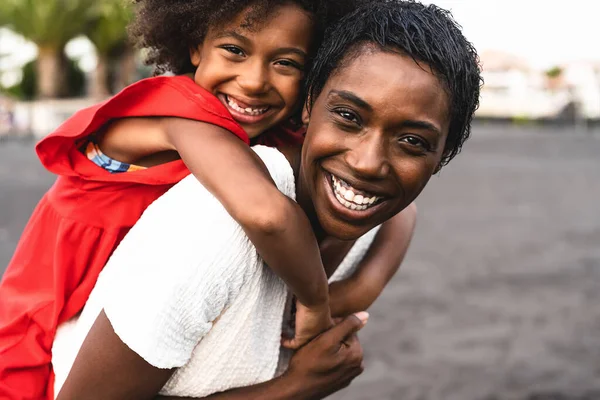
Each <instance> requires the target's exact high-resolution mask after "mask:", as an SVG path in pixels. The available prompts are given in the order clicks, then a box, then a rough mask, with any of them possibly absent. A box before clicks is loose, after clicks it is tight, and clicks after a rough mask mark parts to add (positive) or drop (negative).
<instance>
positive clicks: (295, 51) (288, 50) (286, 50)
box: [275, 47, 306, 58]
mask: <svg viewBox="0 0 600 400" xmlns="http://www.w3.org/2000/svg"><path fill="white" fill-rule="evenodd" d="M275 53H276V54H277V55H279V54H290V53H292V54H297V55H299V56H300V57H302V58H306V53H305V52H304V51H302V50H300V49H298V48H296V47H282V48H280V49H277V51H276V52H275Z"/></svg>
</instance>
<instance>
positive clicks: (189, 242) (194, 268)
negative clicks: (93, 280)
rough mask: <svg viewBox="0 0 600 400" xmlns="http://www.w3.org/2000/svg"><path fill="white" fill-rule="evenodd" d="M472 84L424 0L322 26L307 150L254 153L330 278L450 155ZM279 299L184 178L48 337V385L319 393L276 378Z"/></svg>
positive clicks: (464, 123)
mask: <svg viewBox="0 0 600 400" xmlns="http://www.w3.org/2000/svg"><path fill="white" fill-rule="evenodd" d="M479 85H480V70H479V66H478V60H477V55H476V53H475V50H474V49H473V47H472V46H471V44H470V43H469V42H468V41H467V40H466V39H465V38H464V37H463V36H462V34H461V32H460V30H459V29H458V28H457V26H456V24H455V23H454V21H453V20H452V19H451V17H450V16H449V14H448V13H447V12H445V11H443V10H441V9H439V8H437V7H435V6H427V7H426V6H423V5H421V4H419V3H413V2H394V1H387V2H374V3H372V4H370V5H368V6H365V7H362V8H360V9H358V10H356V11H355V12H354V13H352V14H351V15H349V16H347V17H346V18H344V19H343V20H342V21H340V23H339V25H338V26H337V27H336V28H335V29H333V30H332V31H331V32H329V35H328V38H327V40H326V42H325V43H324V45H323V47H322V49H321V50H320V51H319V54H318V56H317V58H316V60H315V62H314V66H313V69H312V71H311V72H310V74H309V77H308V95H309V99H308V101H307V105H306V109H305V112H304V114H303V121H304V123H305V124H307V125H308V129H307V133H306V139H305V142H304V147H303V148H302V149H298V148H290V149H286V151H284V154H282V153H279V152H278V151H277V150H274V149H267V148H262V147H258V148H256V149H255V151H256V152H257V154H258V156H259V157H260V159H261V160H262V162H263V163H264V164H265V166H266V167H267V168H268V170H269V172H270V173H271V175H272V178H273V180H274V181H275V183H276V184H277V186H278V188H279V189H280V190H281V191H282V192H283V193H285V194H286V195H288V196H290V197H295V198H296V200H297V202H298V203H299V204H300V206H301V207H302V208H303V209H304V211H305V212H306V214H307V215H308V216H309V219H310V220H311V224H312V227H313V229H314V232H315V234H316V237H317V239H318V240H319V244H320V247H321V250H322V255H323V259H324V260H330V262H326V263H325V268H326V270H327V272H328V274H329V275H331V274H332V273H333V279H336V278H341V277H343V276H345V275H346V274H351V273H352V271H353V267H354V266H355V265H356V263H357V261H358V260H360V258H361V257H362V255H363V254H364V251H365V249H366V248H368V246H369V243H370V241H371V239H372V236H373V234H374V233H373V232H374V229H376V227H377V226H378V225H380V224H381V223H383V222H384V221H386V220H388V219H389V218H391V217H393V216H394V215H396V214H397V213H399V212H400V211H401V210H403V209H404V208H406V207H407V206H408V205H409V204H411V202H412V201H413V200H414V199H415V198H416V197H417V196H418V195H419V193H420V192H421V190H422V189H423V188H424V187H425V185H426V184H427V182H428V180H429V179H430V177H431V176H432V175H433V174H434V173H435V172H436V171H438V170H439V169H440V168H441V167H442V166H443V165H445V164H446V163H447V162H449V161H450V159H452V158H453V157H454V156H455V155H456V154H457V153H458V152H459V150H460V148H461V146H462V144H463V142H464V141H465V140H466V138H467V137H468V136H469V133H470V122H471V118H472V115H473V112H474V111H475V109H476V107H477V104H478V96H479ZM284 155H285V157H284ZM240 196H243V193H240ZM365 200H366V201H365ZM198 204H201V205H202V207H198ZM358 206H360V207H358ZM174 227H177V229H173V228H174ZM163 232H169V234H163ZM368 232H371V233H370V234H367V233H368ZM351 244H354V247H352V249H351V250H350V247H351V246H350V245H351ZM344 256H345V257H346V258H345V259H344V261H343V262H342V263H341V264H340V263H339V260H340V259H342V258H343V257H344ZM338 264H340V265H339V266H338ZM334 271H335V273H334ZM138 283H139V284H138ZM286 300H287V291H286V288H285V286H284V284H283V283H282V282H281V281H280V280H279V279H278V278H277V277H276V276H274V275H273V274H272V273H271V272H270V270H269V269H268V268H265V267H264V266H263V265H262V262H261V260H260V259H259V257H258V255H257V254H256V250H255V249H254V247H253V246H252V245H251V243H250V242H249V241H248V240H247V238H246V237H245V235H244V234H243V232H242V230H241V228H240V227H239V226H238V225H236V224H235V223H234V222H233V220H231V218H230V217H229V216H228V215H227V213H226V212H225V211H224V210H223V208H222V206H221V205H220V204H219V203H218V202H217V201H216V200H215V199H214V198H212V197H211V196H210V195H209V193H208V192H207V190H206V189H205V188H203V187H202V186H201V185H200V184H199V183H198V182H197V181H195V180H194V179H193V178H191V179H190V178H188V179H184V180H183V181H182V182H181V183H180V184H178V185H176V186H175V187H174V188H173V189H171V190H170V191H169V192H167V194H165V195H164V196H163V197H161V198H160V199H159V200H157V201H156V202H155V203H154V204H152V205H151V206H150V207H149V208H148V210H147V212H146V213H145V214H144V215H143V216H142V218H141V219H140V221H139V222H138V224H137V225H136V226H135V227H134V228H133V229H132V230H131V232H130V233H129V235H128V236H127V237H126V238H125V239H124V240H123V242H122V243H121V245H120V247H119V248H118V249H117V251H116V252H115V254H114V255H113V257H112V258H111V260H110V261H109V263H108V265H107V266H106V268H105V270H104V272H103V273H102V275H101V277H100V279H99V281H98V283H97V285H96V288H95V289H94V292H93V293H92V296H91V297H90V299H89V301H88V304H87V305H86V309H84V311H83V313H82V315H81V317H80V318H79V320H78V321H76V322H75V323H74V324H73V325H72V326H64V327H62V328H61V332H59V333H58V334H57V339H56V341H55V345H54V350H53V353H54V359H53V363H54V364H55V371H56V375H57V384H58V386H60V385H61V383H62V379H64V378H65V377H67V375H68V377H67V378H66V381H65V383H64V385H63V386H62V391H61V392H60V394H59V396H58V398H60V399H68V398H77V399H82V398H90V399H91V398H102V399H104V398H111V399H112V398H115V399H118V398H152V397H154V396H155V395H156V394H158V393H159V391H160V393H161V394H165V395H171V396H196V397H201V396H207V395H210V394H211V393H216V392H223V391H226V390H229V389H232V388H236V387H242V386H248V385H255V386H250V387H246V388H241V389H236V390H230V391H226V392H223V393H220V394H217V395H215V396H214V398H276V396H277V395H284V396H287V397H292V398H314V397H320V396H323V395H325V394H326V393H325V391H324V390H322V391H321V392H319V393H316V392H315V391H314V388H313V387H299V386H302V385H293V382H294V381H293V380H290V379H289V378H287V380H286V376H289V375H286V374H284V375H282V376H281V377H279V378H275V377H277V376H278V374H279V373H280V372H281V371H282V370H284V369H285V366H286V364H287V362H286V357H285V356H284V355H283V353H284V352H281V351H280V345H279V340H280V335H281V331H282V324H283V323H284V322H285V321H286V320H287V314H286V313H285V311H286ZM347 324H352V322H349V323H347ZM358 326H360V324H359V323H356V322H355V325H354V328H352V329H348V332H350V333H351V332H353V329H354V330H356V328H357V327H358ZM336 328H337V327H336ZM334 329H335V328H334ZM86 336H87V337H86ZM84 339H85V340H84ZM316 340H317V341H318V340H319V339H316ZM82 341H83V345H82V346H81V349H79V343H81V342H82ZM65 342H68V343H67V344H68V345H64V344H65ZM311 344H312V343H310V344H309V345H308V346H307V347H309V346H311ZM349 345H350V348H354V349H355V348H356V345H355V339H352V340H351V341H350V343H349ZM303 350H304V349H303ZM338 350H340V348H339V346H338V347H337V348H336V351H335V352H333V355H331V354H330V355H331V357H332V359H335V357H336V355H337V354H338ZM69 351H70V352H71V354H68V353H69ZM78 351H79V353H78V355H77V357H76V359H75V353H77V352H78ZM304 354H305V353H304ZM304 354H303V353H302V350H301V351H300V352H298V354H297V355H296V356H295V357H294V358H293V359H292V364H291V367H290V368H291V370H292V371H293V370H294V369H296V370H297V368H295V367H294V365H295V362H296V361H295V359H296V357H301V356H303V355H304ZM341 354H343V353H341ZM73 359H75V361H74V362H73ZM353 362H356V358H353ZM71 364H72V367H71ZM278 364H279V366H280V367H281V368H278ZM69 371H70V372H69ZM356 371H357V369H354V368H353V369H352V372H349V373H348V375H350V376H352V374H356ZM296 377H297V375H296ZM352 377H353V376H352ZM274 378H275V379H274ZM282 380H283V382H286V383H288V384H289V386H286V385H285V384H284V385H282V384H281V382H282ZM347 381H348V380H347V379H346V381H344V382H347ZM262 382H266V383H262ZM273 382H275V383H273ZM277 382H279V384H277ZM307 382H313V383H314V382H315V380H314V379H313V380H312V381H311V380H310V379H307ZM282 386H283V387H285V388H287V390H286V392H285V393H282V392H281V388H282ZM316 386H318V385H317V384H316V383H315V387H316ZM333 386H335V385H333ZM296 390H297V391H296ZM292 392H293V393H292Z"/></svg>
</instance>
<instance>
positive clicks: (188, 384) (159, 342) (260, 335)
mask: <svg viewBox="0 0 600 400" xmlns="http://www.w3.org/2000/svg"><path fill="white" fill-rule="evenodd" d="M253 149H254V151H255V152H256V153H257V154H258V155H259V156H260V157H261V159H262V160H263V162H264V163H265V165H266V166H267V168H268V170H269V172H270V174H271V176H272V178H273V180H274V181H275V183H276V184H277V187H278V189H279V190H280V191H281V192H283V193H284V194H285V195H287V196H289V197H290V198H292V199H295V184H294V174H293V171H292V169H291V167H290V164H289V163H288V161H287V159H286V158H285V157H284V156H283V154H281V153H280V152H279V151H277V150H275V149H272V148H268V147H264V146H255V147H254V148H253ZM241 195H242V194H241ZM376 230H377V229H374V230H372V231H371V232H369V233H368V234H366V235H365V236H363V237H362V238H360V239H359V240H358V241H357V242H356V244H355V245H354V247H353V248H352V249H351V251H350V253H349V254H348V255H347V256H346V258H345V259H344V261H343V263H342V264H341V265H340V267H339V268H338V269H337V271H336V273H335V274H334V276H333V277H332V278H331V280H332V281H333V280H340V279H344V278H345V277H347V276H349V275H350V274H351V273H352V272H353V271H354V269H355V268H356V266H357V264H358V262H359V261H360V260H361V259H362V258H363V256H364V254H365V253H366V251H367V249H368V247H369V246H370V244H371V242H372V240H373V238H374V236H375V233H376ZM287 299H288V291H287V288H286V286H285V284H284V283H283V281H282V280H281V279H279V277H277V276H276V275H275V274H274V273H273V272H272V271H271V270H270V269H269V268H268V267H267V266H265V265H264V264H263V262H262V260H261V258H260V257H259V255H258V253H257V252H256V249H255V247H254V246H253V245H252V243H251V242H250V241H249V240H248V238H247V236H246V235H245V233H244V232H243V230H242V229H241V227H240V226H239V225H238V224H237V223H236V222H235V221H234V220H233V219H232V218H231V216H230V215H229V214H228V213H227V211H225V209H224V208H223V206H222V205H221V204H220V203H219V202H218V201H217V200H216V199H215V198H214V197H213V196H212V195H211V194H210V193H209V192H208V190H206V189H205V188H204V187H203V186H202V185H201V184H200V183H199V182H198V181H197V180H196V179H195V178H194V177H193V176H188V177H187V178H185V179H183V180H182V181H181V182H180V183H178V184H177V185H175V186H174V187H173V188H172V189H171V190H169V191H168V192H167V193H165V194H164V195H163V196H162V197H160V198H159V199H157V200H156V201H155V202H154V203H152V204H151V205H150V206H149V207H148V209H147V210H146V211H145V212H144V214H143V215H142V217H141V218H140V220H139V221H138V222H137V224H136V225H135V226H134V227H133V228H132V229H131V231H130V232H129V233H128V235H127V236H126V237H125V238H124V239H123V241H122V242H121V244H120V245H119V247H118V248H117V249H116V250H115V252H114V254H113V255H112V257H111V258H110V260H109V261H108V263H107V265H106V267H105V268H104V270H103V271H102V273H101V274H100V276H99V278H98V282H97V283H96V286H95V287H94V290H93V291H92V293H91V295H90V298H89V299H88V302H87V303H86V306H85V308H84V309H83V311H82V313H81V314H80V316H79V317H75V318H74V319H72V320H70V321H68V322H65V323H64V324H62V325H61V326H59V328H58V331H57V333H56V338H55V340H54V344H53V348H52V364H53V367H54V372H55V375H56V380H55V385H54V389H55V396H57V395H58V393H59V391H60V388H61V387H62V385H63V384H64V382H65V379H66V377H67V375H68V373H69V371H70V369H71V367H72V365H73V362H74V360H75V357H76V356H77V353H78V351H79V348H80V347H81V345H82V343H83V341H84V339H85V337H86V336H87V333H88V332H89V330H90V328H91V327H92V325H93V323H94V321H95V320H96V318H97V316H98V315H99V313H100V311H101V310H102V309H104V310H105V312H106V315H107V316H108V319H109V320H110V322H111V324H112V326H113V328H114V330H115V332H116V334H117V335H118V336H119V337H120V338H121V340H122V341H123V342H124V343H125V344H126V345H127V346H129V347H130V348H131V349H132V350H133V351H135V352H136V353H137V354H139V355H140V356H141V357H142V358H144V359H145V360H146V361H147V362H148V363H150V364H151V365H153V366H155V367H158V368H178V369H177V371H176V372H175V373H174V374H173V376H172V377H171V379H170V380H169V381H168V382H167V384H166V385H165V386H164V387H163V389H162V390H161V392H160V394H162V395H169V396H182V397H184V396H188V397H204V396H207V395H210V394H212V393H216V392H221V391H224V390H228V389H231V388H236V387H243V386H249V385H253V384H256V383H261V382H265V381H268V380H270V379H272V378H274V377H275V376H277V375H278V374H279V373H281V372H282V369H281V368H278V366H279V367H283V368H285V367H286V366H287V360H288V357H289V354H288V352H287V351H281V350H282V349H281V347H280V339H281V333H282V325H283V324H284V322H286V318H287V316H286V301H287Z"/></svg>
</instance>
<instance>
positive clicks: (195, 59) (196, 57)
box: [190, 44, 202, 67]
mask: <svg viewBox="0 0 600 400" xmlns="http://www.w3.org/2000/svg"><path fill="white" fill-rule="evenodd" d="M200 60H202V45H201V44H199V45H198V46H196V47H190V61H191V62H192V65H193V66H194V67H198V65H200Z"/></svg>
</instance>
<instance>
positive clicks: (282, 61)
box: [277, 60, 304, 71]
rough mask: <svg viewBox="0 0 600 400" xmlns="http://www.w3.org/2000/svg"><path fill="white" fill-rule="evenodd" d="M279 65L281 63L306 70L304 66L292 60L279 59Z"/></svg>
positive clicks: (284, 65)
mask: <svg viewBox="0 0 600 400" xmlns="http://www.w3.org/2000/svg"><path fill="white" fill-rule="evenodd" d="M277 65H281V66H282V67H291V68H296V69H298V70H300V71H302V70H304V67H303V66H302V65H300V64H298V63H297V62H295V61H292V60H279V61H277Z"/></svg>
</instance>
